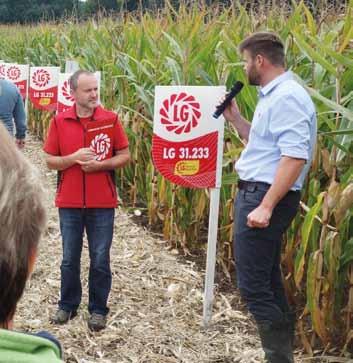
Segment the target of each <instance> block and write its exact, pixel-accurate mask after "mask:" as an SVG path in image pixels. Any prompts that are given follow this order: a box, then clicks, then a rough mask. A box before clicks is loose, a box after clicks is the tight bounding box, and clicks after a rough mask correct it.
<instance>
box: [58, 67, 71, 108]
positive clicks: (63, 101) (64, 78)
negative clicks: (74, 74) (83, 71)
mask: <svg viewBox="0 0 353 363" xmlns="http://www.w3.org/2000/svg"><path fill="white" fill-rule="evenodd" d="M70 77H71V73H60V74H59V85H58V108H57V110H58V112H64V111H66V110H68V109H69V108H70V107H71V106H72V105H73V104H74V98H73V97H72V95H71V90H70V84H69V78H70Z"/></svg>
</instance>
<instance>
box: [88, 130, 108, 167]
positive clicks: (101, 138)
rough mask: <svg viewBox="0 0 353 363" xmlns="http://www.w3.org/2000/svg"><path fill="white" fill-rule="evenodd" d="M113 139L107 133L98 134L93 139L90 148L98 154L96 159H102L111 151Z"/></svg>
mask: <svg viewBox="0 0 353 363" xmlns="http://www.w3.org/2000/svg"><path fill="white" fill-rule="evenodd" d="M110 145H111V141H110V138H109V136H108V135H107V134H98V135H96V136H95V137H94V139H93V140H92V141H91V145H90V148H91V150H92V151H94V153H95V154H96V160H98V161H101V160H104V159H105V158H106V156H107V155H108V153H109V149H110Z"/></svg>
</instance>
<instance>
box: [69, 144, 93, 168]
mask: <svg viewBox="0 0 353 363" xmlns="http://www.w3.org/2000/svg"><path fill="white" fill-rule="evenodd" d="M95 156H96V154H95V153H94V152H93V151H92V150H91V149H90V148H89V147H83V148H82V149H78V150H77V151H76V152H75V153H74V154H73V158H74V159H75V161H76V162H77V163H78V164H80V165H82V164H81V163H80V162H84V161H90V160H94V158H95Z"/></svg>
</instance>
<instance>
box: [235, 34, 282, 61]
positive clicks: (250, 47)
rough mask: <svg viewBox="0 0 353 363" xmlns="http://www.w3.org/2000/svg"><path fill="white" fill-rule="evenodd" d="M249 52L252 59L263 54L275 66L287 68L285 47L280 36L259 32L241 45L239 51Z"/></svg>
mask: <svg viewBox="0 0 353 363" xmlns="http://www.w3.org/2000/svg"><path fill="white" fill-rule="evenodd" d="M244 50H247V51H248V52H249V53H250V55H251V57H252V58H255V57H256V55H258V54H261V55H262V56H264V57H265V58H267V59H268V60H269V61H270V62H271V63H272V64H273V65H275V66H282V67H284V66H285V55H284V46H283V43H282V41H281V39H280V38H279V36H278V35H277V34H275V33H272V32H257V33H254V34H252V35H250V36H248V37H247V38H245V39H244V40H243V41H242V42H241V43H240V44H239V51H240V53H243V52H244Z"/></svg>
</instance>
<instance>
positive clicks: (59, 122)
mask: <svg viewBox="0 0 353 363" xmlns="http://www.w3.org/2000/svg"><path fill="white" fill-rule="evenodd" d="M95 121H98V122H97V124H100V125H101V124H102V122H103V121H104V123H107V125H108V126H109V127H111V126H112V127H113V129H112V130H111V135H112V139H113V140H110V144H111V145H110V154H108V155H107V156H108V157H111V156H113V153H114V151H117V150H120V149H125V148H126V147H128V140H127V137H126V134H125V132H124V130H123V128H122V126H121V124H120V122H119V120H118V117H117V115H116V114H115V113H114V112H111V111H107V110H105V109H103V108H102V107H101V106H98V107H97V108H96V109H95V111H94V114H93V115H92V117H91V121H88V123H87V124H84V123H81V121H80V120H79V118H78V117H77V115H76V111H75V106H73V107H72V108H70V109H69V110H68V111H66V112H62V113H59V114H58V115H57V116H55V117H54V119H53V120H52V122H51V124H50V128H49V131H48V136H47V139H46V142H45V144H44V151H45V152H46V153H48V154H50V155H55V156H66V155H70V154H72V153H74V152H75V151H77V150H78V149H80V148H83V147H88V146H89V145H88V144H87V139H88V137H89V135H88V133H87V126H88V124H89V126H90V128H92V127H91V126H92V125H93V124H91V122H92V123H94V122H95ZM99 121H100V122H99ZM113 176H114V172H113V171H110V170H107V171H100V172H96V173H84V172H83V171H82V169H81V166H80V165H79V164H74V165H73V166H71V167H69V168H67V169H65V170H62V171H60V172H59V177H58V188H57V193H56V199H55V205H56V206H57V207H59V208H114V207H116V206H117V193H116V187H115V181H114V179H113Z"/></svg>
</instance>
